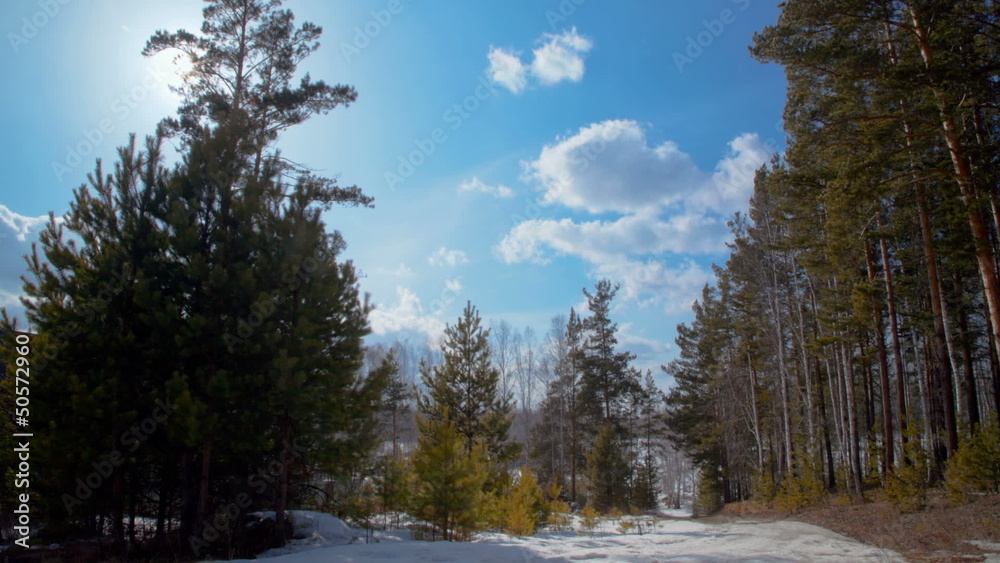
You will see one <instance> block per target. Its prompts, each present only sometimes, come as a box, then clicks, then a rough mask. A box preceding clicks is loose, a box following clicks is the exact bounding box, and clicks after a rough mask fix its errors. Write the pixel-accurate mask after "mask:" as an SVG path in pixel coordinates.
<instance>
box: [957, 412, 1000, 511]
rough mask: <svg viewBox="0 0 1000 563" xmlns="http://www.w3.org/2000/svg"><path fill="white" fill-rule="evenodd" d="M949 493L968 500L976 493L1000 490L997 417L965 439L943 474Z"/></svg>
mask: <svg viewBox="0 0 1000 563" xmlns="http://www.w3.org/2000/svg"><path fill="white" fill-rule="evenodd" d="M944 478H945V486H946V487H947V489H948V496H949V497H950V498H951V500H952V501H953V502H956V503H964V502H968V501H969V498H970V496H971V495H972V494H973V493H976V492H985V493H997V492H1000V424H998V423H997V417H996V416H994V417H993V418H992V419H991V420H990V421H989V422H986V423H984V424H981V425H980V427H979V431H978V432H976V433H975V434H973V435H972V437H971V438H966V439H963V440H962V443H961V444H959V447H958V450H956V451H955V455H953V456H952V457H951V459H950V460H948V467H947V469H945V473H944Z"/></svg>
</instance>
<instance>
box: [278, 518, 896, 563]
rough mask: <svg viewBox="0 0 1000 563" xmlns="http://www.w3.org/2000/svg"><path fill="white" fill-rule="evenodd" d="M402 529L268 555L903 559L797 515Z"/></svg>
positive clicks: (437, 560)
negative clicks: (466, 531)
mask: <svg viewBox="0 0 1000 563" xmlns="http://www.w3.org/2000/svg"><path fill="white" fill-rule="evenodd" d="M606 527H608V526H606ZM405 534H406V532H399V533H397V534H379V539H380V543H372V544H368V545H364V544H350V545H332V546H326V547H316V546H315V542H309V543H310V544H311V546H310V545H302V546H300V548H299V549H303V550H302V551H297V552H295V553H290V554H286V555H279V556H276V557H271V558H268V559H267V560H268V561H269V562H273V563H314V562H319V561H323V562H327V561H330V562H341V561H342V562H361V561H413V562H434V563H445V562H456V563H458V562H461V563H467V562H479V561H482V562H491V563H506V562H527V561H555V562H572V561H629V562H652V561H690V562H707V561H904V559H903V558H902V557H900V556H899V555H898V554H896V553H894V552H891V551H886V550H882V549H878V548H875V547H871V546H867V545H864V544H861V543H858V542H856V541H853V540H851V539H849V538H846V537H844V536H841V535H839V534H837V533H835V532H832V531H830V530H827V529H825V528H820V527H818V526H813V525H811V524H803V523H800V522H772V523H753V522H739V523H728V524H706V523H702V522H696V521H692V520H679V519H667V520H661V521H660V522H659V523H658V524H657V526H656V528H655V530H654V531H652V532H650V533H646V534H643V535H641V536H640V535H636V534H629V535H621V534H618V533H609V532H597V533H595V534H594V537H590V536H588V535H579V534H578V533H577V532H552V533H545V532H542V533H540V534H539V535H538V536H536V537H529V538H517V537H511V536H507V535H504V534H481V535H480V537H479V539H477V540H476V541H473V542H469V543H448V542H434V543H431V542H419V541H412V540H409V539H404V536H405ZM289 547H291V546H289ZM292 549H296V548H294V547H293V548H292Z"/></svg>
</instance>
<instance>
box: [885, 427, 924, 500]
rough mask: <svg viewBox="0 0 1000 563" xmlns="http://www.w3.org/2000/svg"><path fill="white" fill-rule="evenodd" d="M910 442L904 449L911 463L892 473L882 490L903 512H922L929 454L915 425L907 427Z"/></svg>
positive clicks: (902, 465) (908, 441)
mask: <svg viewBox="0 0 1000 563" xmlns="http://www.w3.org/2000/svg"><path fill="white" fill-rule="evenodd" d="M907 435H908V438H909V439H908V440H907V441H906V447H905V448H904V450H903V451H904V453H905V454H906V455H905V458H906V459H907V460H909V463H905V462H904V463H903V464H901V465H900V467H898V468H896V469H895V470H894V471H892V472H890V473H889V475H888V476H887V477H886V479H885V486H884V487H883V488H882V496H883V498H885V500H887V501H889V502H891V503H892V504H894V505H895V506H896V508H898V509H899V510H900V511H901V512H912V511H915V510H920V509H921V508H923V507H924V505H925V504H926V503H927V487H928V486H929V482H928V480H927V463H928V462H927V454H926V453H925V452H924V448H923V446H922V445H921V443H920V437H919V435H918V434H917V428H916V425H915V424H908V425H907Z"/></svg>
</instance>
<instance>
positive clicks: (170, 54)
mask: <svg viewBox="0 0 1000 563" xmlns="http://www.w3.org/2000/svg"><path fill="white" fill-rule="evenodd" d="M149 64H150V65H152V67H153V68H154V69H155V70H156V72H157V74H158V75H160V76H162V77H163V79H164V81H165V82H166V83H167V85H169V86H172V87H175V88H176V87H179V86H181V85H183V84H184V79H185V78H186V77H187V76H188V75H190V74H191V72H192V71H193V70H194V62H193V61H192V60H191V57H190V56H189V55H187V54H185V53H181V52H178V51H176V50H171V51H163V52H161V53H157V54H156V55H154V56H153V57H151V58H150V60H149Z"/></svg>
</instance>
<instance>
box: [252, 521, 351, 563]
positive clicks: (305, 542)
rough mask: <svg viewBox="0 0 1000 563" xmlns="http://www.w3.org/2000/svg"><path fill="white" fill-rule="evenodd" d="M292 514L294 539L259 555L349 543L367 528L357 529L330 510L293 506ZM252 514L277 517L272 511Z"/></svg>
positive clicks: (282, 553)
mask: <svg viewBox="0 0 1000 563" xmlns="http://www.w3.org/2000/svg"><path fill="white" fill-rule="evenodd" d="M288 515H289V516H290V517H291V520H292V541H290V542H288V544H286V545H284V546H282V547H277V548H274V549H269V550H267V551H265V552H263V553H261V554H260V555H258V557H278V556H281V555H288V554H294V553H300V552H303V551H311V550H315V549H317V548H323V547H331V546H338V545H347V544H350V543H351V542H353V541H358V540H359V537H358V536H359V535H360V536H361V537H364V532H360V533H359V532H355V531H354V530H352V529H351V528H350V527H349V526H348V525H347V524H345V523H344V521H343V520H341V519H340V518H334V517H333V516H331V515H329V514H323V513H321V512H312V511H309V510H289V511H288ZM252 516H257V517H258V518H260V519H262V520H274V512H272V511H267V512H254V513H252ZM274 561H275V562H277V561H284V559H274Z"/></svg>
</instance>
